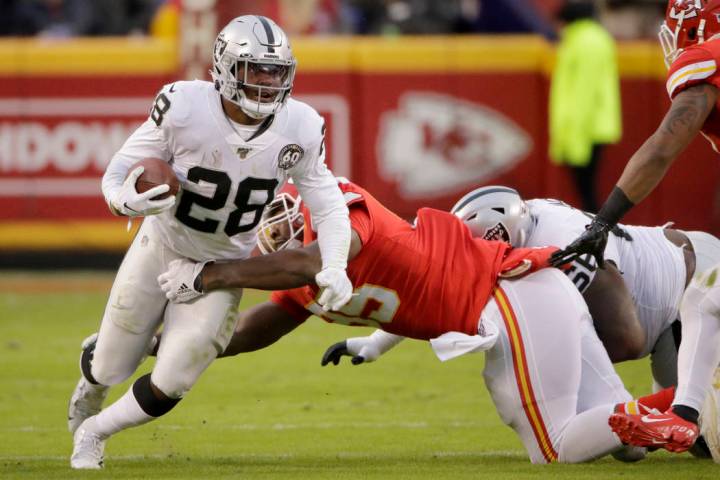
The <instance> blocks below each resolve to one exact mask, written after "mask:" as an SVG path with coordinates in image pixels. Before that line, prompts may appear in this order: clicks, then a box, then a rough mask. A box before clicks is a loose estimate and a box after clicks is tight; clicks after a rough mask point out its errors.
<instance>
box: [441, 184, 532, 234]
mask: <svg viewBox="0 0 720 480" xmlns="http://www.w3.org/2000/svg"><path fill="white" fill-rule="evenodd" d="M450 211H451V212H452V214H453V215H455V216H457V217H458V218H460V220H462V221H463V222H464V223H465V225H467V226H468V227H469V228H470V231H471V232H472V234H473V236H474V237H479V238H484V239H485V240H503V241H505V242H507V243H509V244H511V245H512V246H513V247H523V246H524V245H525V243H526V242H527V239H528V237H529V236H530V232H531V230H532V227H533V220H532V217H531V216H530V210H529V209H528V206H527V204H526V203H525V202H524V201H523V199H522V198H521V197H520V194H519V193H518V192H517V191H516V190H513V189H512V188H509V187H502V186H488V187H481V188H477V189H475V190H473V191H472V192H470V193H468V194H467V195H465V196H464V197H462V198H461V199H460V200H458V202H457V203H456V204H455V205H454V206H453V207H452V210H450Z"/></svg>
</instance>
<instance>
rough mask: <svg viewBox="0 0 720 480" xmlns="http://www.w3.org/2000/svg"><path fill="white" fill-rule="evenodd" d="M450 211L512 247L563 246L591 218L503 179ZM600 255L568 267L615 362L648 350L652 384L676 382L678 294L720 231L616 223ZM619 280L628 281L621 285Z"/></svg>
mask: <svg viewBox="0 0 720 480" xmlns="http://www.w3.org/2000/svg"><path fill="white" fill-rule="evenodd" d="M452 211H453V213H455V214H456V215H457V216H459V217H460V218H462V219H463V220H464V221H465V223H466V224H467V225H468V226H469V227H470V228H471V230H472V231H473V234H474V235H475V236H478V237H482V238H486V239H501V240H505V241H507V242H509V243H511V244H512V245H513V246H517V247H535V246H546V245H555V246H558V247H561V248H563V247H565V246H567V245H569V244H570V243H571V242H572V241H573V240H574V239H576V238H577V237H578V236H580V235H581V234H582V232H584V231H585V225H586V224H587V223H588V220H591V219H592V216H591V215H589V214H588V213H586V212H583V211H581V210H578V209H575V208H573V207H571V206H570V205H568V204H566V203H564V202H561V201H559V200H553V199H533V200H528V201H523V199H522V198H521V197H520V195H519V194H518V192H517V191H516V190H514V189H512V188H509V187H504V186H487V187H481V188H478V189H476V190H473V191H472V192H470V193H468V194H467V195H465V196H464V197H463V198H462V199H460V200H459V201H458V202H457V203H456V204H455V206H454V207H453V209H452ZM604 256H605V259H606V260H607V262H605V267H604V268H602V269H598V268H597V261H596V259H595V258H594V257H593V256H592V255H591V254H585V255H581V256H579V257H578V258H576V259H575V260H573V262H572V267H571V268H570V269H568V270H565V272H566V273H567V274H568V276H569V277H570V279H571V280H572V281H573V283H575V285H576V287H577V288H578V290H580V292H581V293H582V294H583V297H584V298H585V301H586V302H587V304H588V307H589V309H590V313H591V315H592V317H593V323H594V325H595V328H596V330H597V332H598V336H599V337H600V339H601V340H602V342H603V344H604V345H605V347H606V349H607V350H608V353H609V354H610V358H611V359H612V360H613V361H614V362H620V361H623V360H632V359H637V358H643V357H645V356H647V355H650V356H651V357H650V358H651V368H652V373H653V378H654V380H655V382H656V384H657V385H656V389H657V387H658V386H660V387H663V388H664V387H669V386H674V385H677V345H678V344H679V335H680V326H679V322H678V321H677V319H679V317H680V304H681V300H682V297H683V294H684V292H685V289H686V287H687V286H688V284H689V283H690V280H691V279H692V278H693V275H695V274H696V273H697V274H702V273H703V272H704V271H706V270H707V269H709V268H711V267H712V266H713V265H715V264H716V263H717V262H718V261H720V239H718V238H716V237H714V236H713V235H710V234H708V233H705V232H683V231H681V230H674V229H671V228H666V227H642V226H631V225H617V226H616V227H615V228H613V229H612V230H611V231H610V235H609V236H608V242H607V245H606V247H605V251H604ZM621 285H624V286H625V287H626V288H622V287H621V288H618V287H619V286H621ZM715 420H716V419H714V418H708V420H707V422H708V423H710V422H713V423H714V422H715ZM701 444H703V442H698V446H699V449H700V451H698V450H697V449H696V450H694V451H693V453H695V454H702V450H703V449H704V448H706V447H704V446H701ZM712 448H715V447H712ZM706 453H707V452H706ZM711 453H714V454H716V453H717V452H711Z"/></svg>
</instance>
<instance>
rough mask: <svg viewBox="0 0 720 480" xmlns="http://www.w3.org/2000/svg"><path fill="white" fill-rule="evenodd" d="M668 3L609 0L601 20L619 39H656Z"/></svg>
mask: <svg viewBox="0 0 720 480" xmlns="http://www.w3.org/2000/svg"><path fill="white" fill-rule="evenodd" d="M667 4H668V2H667V0H609V1H608V4H607V8H606V9H605V10H604V11H603V14H602V17H601V20H602V23H603V25H605V26H606V28H607V29H608V31H609V32H610V33H611V34H612V36H613V37H615V38H616V39H618V40H636V39H652V40H655V39H657V34H658V30H659V29H660V25H661V24H662V22H663V21H664V20H665V9H666V8H667Z"/></svg>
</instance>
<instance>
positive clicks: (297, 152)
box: [278, 143, 305, 170]
mask: <svg viewBox="0 0 720 480" xmlns="http://www.w3.org/2000/svg"><path fill="white" fill-rule="evenodd" d="M303 155H305V151H304V150H303V149H302V147H301V146H300V145H297V144H295V143H291V144H290V145H285V146H284V147H283V148H282V150H280V154H279V155H278V167H280V168H282V169H283V170H288V169H290V168H292V167H294V166H295V165H296V164H297V163H298V162H299V161H300V160H301V159H302V157H303Z"/></svg>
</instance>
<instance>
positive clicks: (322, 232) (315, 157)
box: [289, 143, 350, 269]
mask: <svg viewBox="0 0 720 480" xmlns="http://www.w3.org/2000/svg"><path fill="white" fill-rule="evenodd" d="M308 150H309V151H312V152H313V154H312V157H309V158H304V159H303V160H301V161H300V162H298V164H297V165H296V166H295V167H294V168H292V169H291V170H290V172H289V173H290V176H291V177H292V179H293V182H294V183H295V186H296V187H297V189H298V193H300V196H301V197H302V200H303V202H305V204H306V205H307V207H308V209H309V210H310V213H311V214H312V219H313V226H314V227H315V228H316V229H317V239H318V245H319V246H320V255H321V256H322V267H323V269H325V268H328V267H335V268H342V269H345V268H346V267H347V256H348V252H349V251H350V217H349V211H348V207H347V205H346V204H345V199H344V197H343V195H342V192H341V191H340V188H339V187H338V184H337V180H336V179H335V176H334V175H333V174H332V172H331V171H330V170H329V169H328V168H327V165H325V152H324V150H325V149H324V146H322V143H321V144H319V145H317V146H316V147H315V148H313V149H308ZM316 152H319V154H318V153H316Z"/></svg>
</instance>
